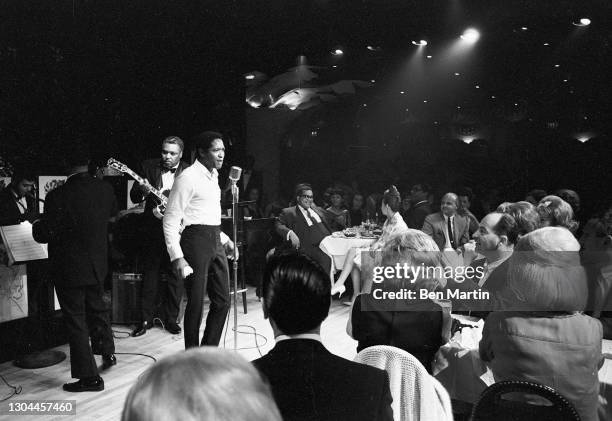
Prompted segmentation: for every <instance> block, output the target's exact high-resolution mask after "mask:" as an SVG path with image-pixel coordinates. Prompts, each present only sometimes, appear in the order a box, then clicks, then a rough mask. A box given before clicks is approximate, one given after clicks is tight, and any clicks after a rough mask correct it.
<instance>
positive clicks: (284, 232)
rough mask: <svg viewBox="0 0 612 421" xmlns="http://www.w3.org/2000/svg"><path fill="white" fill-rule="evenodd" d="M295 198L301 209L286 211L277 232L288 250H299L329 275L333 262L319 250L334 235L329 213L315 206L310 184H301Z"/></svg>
mask: <svg viewBox="0 0 612 421" xmlns="http://www.w3.org/2000/svg"><path fill="white" fill-rule="evenodd" d="M295 197H296V201H297V205H296V206H292V207H288V208H285V209H283V211H282V212H281V214H280V216H279V217H278V220H277V221H276V224H275V228H276V232H277V233H278V235H280V236H281V238H282V239H283V240H284V241H285V244H284V248H285V249H286V248H294V249H299V250H300V251H301V252H303V253H304V254H307V255H308V256H310V257H312V258H313V259H314V260H316V261H317V263H319V264H320V265H321V266H322V267H323V268H325V270H327V272H328V273H329V272H330V271H331V259H330V257H329V256H328V255H327V254H325V253H323V251H322V250H321V249H320V248H319V243H320V242H321V240H323V238H325V237H326V236H328V235H330V234H331V229H330V227H329V220H328V219H327V215H326V212H325V211H324V210H323V209H321V208H319V207H318V206H316V205H315V203H314V196H313V193H312V187H311V186H310V184H306V183H302V184H298V185H297V186H296V188H295ZM280 248H283V247H280ZM278 249H279V247H277V250H278Z"/></svg>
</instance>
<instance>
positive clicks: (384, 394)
mask: <svg viewBox="0 0 612 421" xmlns="http://www.w3.org/2000/svg"><path fill="white" fill-rule="evenodd" d="M262 291H263V311H264V316H265V317H266V318H269V319H270V324H271V325H272V329H273V330H274V336H275V338H276V346H275V347H274V348H273V349H272V350H271V351H270V352H269V353H268V354H267V355H265V356H264V357H262V358H259V359H257V360H255V361H253V364H255V367H257V368H258V369H259V371H260V372H261V373H262V374H264V375H265V376H266V377H267V378H268V380H269V382H270V385H271V387H272V394H273V395H274V398H275V400H276V404H277V405H278V407H279V409H280V412H281V415H282V417H283V419H284V420H285V421H291V420H298V419H299V420H313V419H317V420H334V421H337V420H368V421H369V420H391V419H393V413H392V410H391V401H392V398H391V393H390V390H389V383H388V379H387V375H386V373H385V372H384V371H382V370H379V369H377V368H373V367H369V366H365V365H362V364H358V363H355V362H352V361H348V360H345V359H344V358H340V357H338V356H335V355H333V354H332V353H330V352H329V351H328V350H327V349H325V347H324V346H323V344H322V343H321V336H320V332H321V323H322V322H323V320H325V318H326V317H327V314H328V312H329V306H330V302H331V296H330V293H329V292H330V281H329V277H328V275H327V273H326V272H325V271H323V269H322V268H321V267H320V266H319V265H317V264H316V263H315V262H313V261H312V260H311V259H310V258H308V257H307V256H304V255H302V254H286V255H281V256H277V257H275V258H273V259H272V260H271V261H270V262H269V263H268V265H267V267H266V272H265V275H264V280H263V287H262Z"/></svg>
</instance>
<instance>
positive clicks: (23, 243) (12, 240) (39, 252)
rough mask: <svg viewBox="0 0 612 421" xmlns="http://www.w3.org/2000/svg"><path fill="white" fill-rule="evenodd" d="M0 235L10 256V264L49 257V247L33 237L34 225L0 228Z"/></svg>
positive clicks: (25, 223)
mask: <svg viewBox="0 0 612 421" xmlns="http://www.w3.org/2000/svg"><path fill="white" fill-rule="evenodd" d="M0 234H1V235H2V241H3V242H4V245H5V247H6V249H7V252H8V254H9V258H10V261H9V264H13V263H14V262H27V261H30V260H39V259H47V258H48V257H49V254H48V252H47V245H46V244H39V243H37V242H36V241H35V240H34V238H33V237H32V224H30V223H29V222H24V223H22V224H18V225H8V226H4V227H0Z"/></svg>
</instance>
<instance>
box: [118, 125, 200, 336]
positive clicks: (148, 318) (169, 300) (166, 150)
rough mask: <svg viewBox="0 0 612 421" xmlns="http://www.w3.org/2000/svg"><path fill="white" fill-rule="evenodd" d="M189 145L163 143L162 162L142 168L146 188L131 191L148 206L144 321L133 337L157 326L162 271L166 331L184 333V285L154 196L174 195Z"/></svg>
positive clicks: (146, 163)
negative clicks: (172, 260)
mask: <svg viewBox="0 0 612 421" xmlns="http://www.w3.org/2000/svg"><path fill="white" fill-rule="evenodd" d="M184 147H185V144H184V143H183V140H182V139H181V138H179V137H177V136H170V137H167V138H165V139H164V140H163V141H162V145H161V159H149V160H147V161H144V162H143V163H142V164H141V172H140V174H141V176H142V177H143V178H144V179H145V181H146V182H147V183H146V184H134V187H132V190H131V191H130V199H131V200H132V202H134V203H140V202H142V201H143V200H146V202H145V211H144V214H143V219H142V224H143V230H142V231H143V233H144V234H145V238H143V243H142V263H143V268H144V271H143V288H142V314H141V317H142V320H141V323H140V324H139V325H138V326H136V328H135V329H134V331H133V332H132V336H141V335H144V334H145V333H147V329H149V328H151V326H152V325H153V316H154V312H155V302H156V298H157V293H158V290H159V283H160V276H159V274H160V269H162V270H164V271H165V272H166V274H167V276H166V279H167V280H168V282H167V288H166V299H165V302H164V306H163V313H164V314H163V315H162V318H164V327H165V328H166V330H168V332H170V333H172V334H178V333H180V332H181V328H180V326H179V325H178V323H177V318H178V313H179V305H180V302H181V299H182V297H183V288H184V286H183V282H182V281H181V280H180V279H176V277H175V276H174V274H173V273H172V270H171V268H170V257H169V256H168V251H167V249H166V243H165V241H164V232H163V229H162V220H161V215H160V213H159V212H158V210H157V206H158V205H159V203H160V201H159V199H158V198H157V197H156V196H155V195H154V194H153V193H151V188H152V187H154V188H156V189H157V190H159V191H161V192H162V193H164V194H165V195H166V196H167V195H168V194H169V193H170V190H171V189H172V185H173V184H174V180H175V178H176V177H178V175H179V174H180V173H181V172H182V171H183V170H184V169H185V168H187V167H188V166H189V165H187V164H186V163H185V162H183V161H181V157H182V156H183V149H184Z"/></svg>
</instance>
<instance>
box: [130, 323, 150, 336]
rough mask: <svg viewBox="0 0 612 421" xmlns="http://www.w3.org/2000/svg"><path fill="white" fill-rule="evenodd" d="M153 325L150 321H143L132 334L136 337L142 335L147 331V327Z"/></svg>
mask: <svg viewBox="0 0 612 421" xmlns="http://www.w3.org/2000/svg"><path fill="white" fill-rule="evenodd" d="M150 328H151V325H150V324H149V322H142V324H141V325H140V326H137V327H136V329H134V330H133V331H132V336H133V337H134V338H135V337H137V336H142V335H144V334H145V333H147V329H150Z"/></svg>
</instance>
